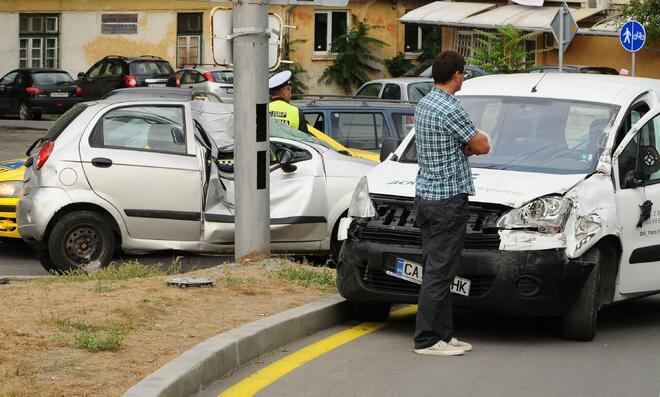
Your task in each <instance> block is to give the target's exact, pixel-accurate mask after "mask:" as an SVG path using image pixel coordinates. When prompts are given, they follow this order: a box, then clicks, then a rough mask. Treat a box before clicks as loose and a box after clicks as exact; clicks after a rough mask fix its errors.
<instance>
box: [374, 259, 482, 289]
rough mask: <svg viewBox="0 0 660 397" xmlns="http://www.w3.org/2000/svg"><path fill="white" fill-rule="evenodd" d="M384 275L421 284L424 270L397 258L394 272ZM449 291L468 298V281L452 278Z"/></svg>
mask: <svg viewBox="0 0 660 397" xmlns="http://www.w3.org/2000/svg"><path fill="white" fill-rule="evenodd" d="M385 273H387V274H389V275H390V276H393V277H397V278H400V279H402V280H406V281H410V282H411V283H415V284H421V283H422V275H423V273H424V268H423V267H422V265H420V264H418V263H415V262H410V261H407V260H405V259H402V258H397V259H396V263H395V265H394V271H389V270H387V271H385ZM449 290H450V291H451V292H453V293H455V294H459V295H464V296H468V295H469V294H470V280H468V279H466V278H462V277H454V282H453V283H452V285H451V287H450V288H449Z"/></svg>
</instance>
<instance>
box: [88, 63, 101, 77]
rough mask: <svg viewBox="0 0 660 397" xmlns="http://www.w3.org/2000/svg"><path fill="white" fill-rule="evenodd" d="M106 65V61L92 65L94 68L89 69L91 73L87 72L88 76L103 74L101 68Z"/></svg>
mask: <svg viewBox="0 0 660 397" xmlns="http://www.w3.org/2000/svg"><path fill="white" fill-rule="evenodd" d="M104 66H105V62H99V63H97V64H96V65H94V66H92V68H91V69H90V70H89V73H88V74H87V76H88V77H97V76H98V75H99V74H101V68H103V67H104Z"/></svg>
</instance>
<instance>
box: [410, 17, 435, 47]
mask: <svg viewBox="0 0 660 397" xmlns="http://www.w3.org/2000/svg"><path fill="white" fill-rule="evenodd" d="M405 25H406V28H405V30H404V31H403V41H404V44H403V45H404V49H403V52H406V53H420V52H422V43H424V42H426V41H427V40H430V39H432V33H433V30H434V29H436V28H435V27H433V26H428V25H425V26H420V25H415V24H410V23H406V24H405Z"/></svg>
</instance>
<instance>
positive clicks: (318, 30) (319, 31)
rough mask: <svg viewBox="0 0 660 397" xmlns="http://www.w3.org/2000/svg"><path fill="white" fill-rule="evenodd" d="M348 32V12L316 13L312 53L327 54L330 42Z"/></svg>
mask: <svg viewBox="0 0 660 397" xmlns="http://www.w3.org/2000/svg"><path fill="white" fill-rule="evenodd" d="M347 30H348V11H316V13H315V14H314V52H315V53H322V54H328V53H330V49H331V46H332V42H333V41H335V40H336V39H337V38H338V37H339V36H341V35H343V34H345V33H346V31H347Z"/></svg>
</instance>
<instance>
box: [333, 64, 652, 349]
mask: <svg viewBox="0 0 660 397" xmlns="http://www.w3.org/2000/svg"><path fill="white" fill-rule="evenodd" d="M458 97H459V99H460V101H461V103H462V104H463V106H464V108H465V109H466V111H467V113H468V114H469V115H470V117H471V118H472V120H473V121H474V122H475V124H476V125H477V127H478V128H479V129H481V130H484V131H486V132H488V133H490V135H491V137H492V148H491V152H490V153H489V154H488V155H485V156H473V157H470V165H471V167H472V172H473V176H474V182H475V186H476V195H475V196H473V197H470V216H469V222H468V226H467V234H466V236H465V246H464V251H463V256H462V261H461V265H460V268H459V271H458V277H457V278H456V279H455V280H454V285H453V286H452V292H454V293H455V294H454V300H453V301H454V305H455V306H457V307H464V308H474V309H488V310H493V311H497V312H500V313H504V314H508V315H513V316H518V317H532V316H533V317H538V316H562V319H563V320H562V336H563V337H565V338H569V339H577V340H591V339H592V338H593V336H594V334H595V330H596V317H597V312H598V309H599V308H600V307H602V306H603V305H607V304H611V303H613V302H617V301H622V300H626V299H631V298H637V297H641V296H646V295H650V294H653V293H656V292H658V291H659V290H660V183H658V182H660V155H659V154H658V150H660V115H658V113H660V106H659V105H658V103H659V101H660V99H659V98H660V80H652V79H643V78H629V77H619V76H601V75H582V74H547V75H539V74H518V75H497V76H485V77H479V78H477V79H473V80H470V81H467V82H465V83H464V85H463V89H462V90H461V91H460V92H459V95H458ZM388 147H392V143H391V142H386V144H384V145H383V150H384V151H387V150H388ZM390 150H391V149H390ZM382 155H386V156H388V158H387V160H386V161H384V162H383V163H382V164H380V165H379V166H377V167H375V168H373V169H372V170H371V171H369V172H368V173H367V175H366V176H365V177H364V178H363V179H362V180H361V182H360V183H359V184H358V187H357V189H356V191H355V193H354V195H353V200H352V202H351V207H350V210H349V216H350V218H349V219H347V220H345V221H343V222H342V225H341V226H340V231H339V236H340V238H345V242H344V246H343V249H342V252H341V255H340V260H339V263H338V269H337V286H338V289H339V291H340V293H341V294H342V295H343V296H344V297H345V298H347V299H348V300H350V301H352V303H353V305H354V308H355V310H356V312H357V313H358V314H360V315H362V316H363V317H368V318H371V319H375V318H382V317H386V316H387V314H388V312H389V308H390V305H391V304H392V303H416V301H417V296H418V293H419V287H420V284H421V277H422V274H423V271H422V269H423V263H424V259H423V258H422V249H421V238H420V232H419V229H418V228H417V227H416V226H415V213H414V210H413V199H414V195H415V177H416V175H417V153H416V146H415V134H414V131H411V133H410V134H409V135H408V136H407V137H406V138H405V139H404V141H403V142H402V143H401V144H400V145H399V146H398V148H396V150H395V151H394V152H393V153H389V154H388V153H382Z"/></svg>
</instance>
